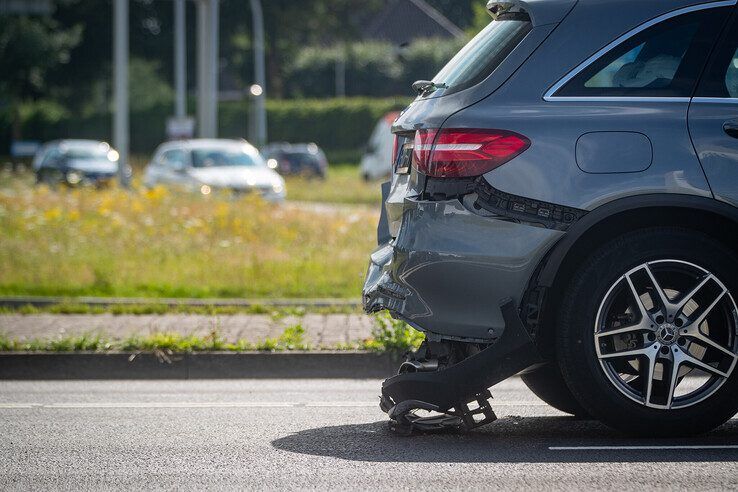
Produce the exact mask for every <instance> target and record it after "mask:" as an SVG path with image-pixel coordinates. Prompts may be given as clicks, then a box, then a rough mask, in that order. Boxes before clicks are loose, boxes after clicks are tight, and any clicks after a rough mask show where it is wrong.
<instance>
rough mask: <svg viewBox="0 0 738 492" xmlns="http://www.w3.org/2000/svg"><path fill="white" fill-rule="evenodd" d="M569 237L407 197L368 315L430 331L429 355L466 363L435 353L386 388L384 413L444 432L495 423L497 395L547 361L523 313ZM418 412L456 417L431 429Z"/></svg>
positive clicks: (379, 265) (368, 286) (383, 250)
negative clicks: (525, 299)
mask: <svg viewBox="0 0 738 492" xmlns="http://www.w3.org/2000/svg"><path fill="white" fill-rule="evenodd" d="M395 212H396V211H395ZM563 234H564V233H563V232H562V231H558V230H552V229H549V228H546V227H540V226H536V225H531V224H525V223H521V222H519V221H517V220H510V219H508V218H505V217H502V216H499V215H495V214H494V213H491V212H489V211H486V210H480V209H478V208H475V207H474V206H473V202H471V201H470V200H466V201H464V202H462V201H460V200H458V199H454V200H447V201H422V200H418V199H415V198H405V199H404V203H403V210H402V222H401V225H400V227H399V231H398V232H397V235H396V237H395V238H394V239H390V240H389V241H388V242H387V243H385V244H383V245H382V246H380V247H379V248H378V249H377V250H376V251H375V252H374V253H373V254H372V255H371V262H370V266H369V270H368V272H367V278H366V282H365V286H364V291H363V302H364V309H365V310H366V311H368V312H375V311H379V310H383V309H387V310H389V311H390V312H391V313H392V315H393V316H395V317H397V318H400V319H402V320H404V321H406V322H408V323H409V324H410V325H412V326H414V327H415V328H417V329H420V330H422V331H424V332H425V333H426V340H427V341H426V343H427V344H428V345H427V347H430V346H431V345H430V342H433V343H436V344H440V345H437V346H446V347H451V348H450V349H449V350H450V352H459V350H460V351H461V353H464V354H465V355H464V356H462V357H458V356H452V357H448V356H446V357H444V356H441V358H440V360H439V359H438V358H436V356H435V355H433V356H432V355H430V354H431V352H433V350H432V349H429V348H426V349H425V352H423V353H421V354H411V355H410V363H409V364H406V365H405V366H403V370H404V369H407V368H408V367H409V368H410V369H411V370H410V371H406V372H401V373H400V374H398V375H396V376H394V377H391V378H389V379H387V380H386V381H385V382H384V383H383V385H382V397H381V407H382V409H383V410H384V411H385V412H387V413H388V414H389V415H390V417H391V418H392V419H393V422H394V424H395V425H396V426H399V427H401V428H404V429H408V428H409V429H412V428H418V429H426V428H427V427H428V426H432V425H436V426H437V428H440V427H442V426H446V427H448V426H449V424H448V422H449V421H451V422H455V424H454V425H456V426H457V427H460V428H467V429H468V428H472V427H475V426H477V425H483V424H484V423H487V422H489V421H491V420H493V419H494V412H492V411H491V408H490V406H489V404H488V401H487V398H486V396H485V395H488V392H487V391H488V388H489V387H491V386H493V385H495V384H497V383H499V382H500V381H502V380H504V379H506V378H508V377H510V376H512V375H514V374H516V373H518V372H520V371H522V370H524V369H526V368H528V367H531V366H533V365H535V364H538V363H540V362H542V359H541V357H540V355H539V353H538V350H537V349H536V346H535V343H534V342H533V340H532V339H531V336H530V334H529V333H528V331H527V330H526V328H525V327H524V326H523V323H522V322H521V320H520V316H519V314H518V309H517V308H518V306H519V304H520V299H521V297H522V296H523V294H524V291H525V289H526V287H527V285H528V283H529V281H530V278H531V276H532V275H533V272H534V271H535V268H536V266H537V265H538V264H539V262H540V261H541V259H542V258H543V257H544V255H545V254H546V252H547V251H548V250H549V249H550V248H551V246H552V245H553V244H554V243H555V242H556V241H558V239H559V238H560V237H561V236H562V235H563ZM379 236H380V237H382V234H381V231H380V234H379ZM462 346H463V347H462ZM469 347H472V348H473V349H472V350H469V351H467V350H465V349H466V348H469ZM419 352H421V351H419ZM414 367H415V368H418V369H417V370H413V368H414ZM427 368H433V369H432V370H428V369H427ZM473 402H477V404H476V405H475V404H473ZM470 403H471V405H470ZM416 409H423V410H430V411H435V412H440V413H441V414H446V415H445V416H443V417H442V418H441V419H440V420H439V419H438V417H435V418H433V419H431V421H432V424H431V423H429V422H428V421H426V419H419V418H418V417H417V416H416V415H415V414H414V410H416ZM449 419H450V420H449Z"/></svg>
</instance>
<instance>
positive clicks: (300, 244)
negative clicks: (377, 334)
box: [0, 168, 379, 309]
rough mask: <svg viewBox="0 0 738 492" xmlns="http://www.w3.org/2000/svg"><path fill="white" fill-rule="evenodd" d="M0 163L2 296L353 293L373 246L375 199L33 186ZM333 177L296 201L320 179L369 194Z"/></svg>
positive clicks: (336, 189) (337, 190)
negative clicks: (300, 202)
mask: <svg viewBox="0 0 738 492" xmlns="http://www.w3.org/2000/svg"><path fill="white" fill-rule="evenodd" d="M0 173H2V174H1V175H0V237H2V241H0V295H51V296H63V297H75V296H119V297H152V298H156V297H246V298H277V297H287V298H305V297H311V298H315V297H339V298H352V297H358V296H359V295H360V292H361V285H362V282H363V276H364V273H365V271H366V264H367V261H368V255H369V253H370V252H371V251H372V250H373V249H374V247H375V231H376V223H377V220H378V210H379V209H378V207H367V206H361V207H335V208H328V209H321V210H313V209H310V208H308V207H298V206H294V205H292V206H290V205H289V204H286V205H285V206H274V205H270V204H267V203H264V202H262V201H261V200H260V199H258V198H257V197H249V196H246V197H243V198H241V199H238V200H236V199H233V198H232V197H230V196H227V195H223V194H218V193H214V194H211V195H208V196H202V195H197V194H188V193H176V192H172V191H169V190H166V189H164V188H155V189H153V190H145V189H142V188H140V187H134V188H133V189H132V190H131V191H123V190H119V189H115V188H112V189H105V190H95V189H91V188H82V189H72V190H70V189H66V188H64V187H61V188H58V189H49V188H47V187H44V186H40V187H35V186H32V184H31V183H32V179H31V177H30V175H29V173H26V174H25V175H23V176H20V177H19V176H17V175H11V174H10V173H9V172H8V171H7V170H6V171H0ZM336 175H337V177H335V178H334V177H332V178H329V179H328V181H327V182H325V183H323V182H317V181H304V182H301V185H302V186H303V188H304V190H303V194H304V195H305V196H303V199H305V200H309V199H311V198H309V196H308V195H310V194H312V196H313V198H314V199H318V198H321V195H320V193H318V187H324V188H331V189H333V193H334V195H333V197H334V198H335V199H339V198H338V196H339V195H340V194H341V193H343V194H344V195H343V196H344V198H342V199H344V200H348V198H346V196H350V197H352V198H351V199H352V200H355V201H359V202H361V201H364V202H368V201H370V200H369V198H367V197H368V195H369V192H366V191H361V192H358V191H356V190H357V189H363V188H362V187H363V186H364V185H363V184H360V185H359V184H355V186H354V185H352V186H348V185H346V186H343V185H341V183H342V182H343V181H341V180H343V179H345V180H349V178H348V175H349V170H347V169H339V168H337V169H336ZM340 176H343V178H340ZM352 179H353V178H352ZM358 179H359V178H358V172H357V173H356V177H355V181H356V182H357V183H358ZM332 180H334V181H332ZM335 180H338V182H336V181H335ZM290 183H291V184H290V186H291V187H292V188H295V187H296V186H295V183H294V182H293V181H292V180H290ZM331 183H333V185H331ZM352 190H353V191H352ZM288 192H289V190H288ZM365 193H366V194H365ZM327 199H328V198H325V199H323V198H321V201H326V200H327ZM121 309H123V308H121ZM145 309H152V308H145Z"/></svg>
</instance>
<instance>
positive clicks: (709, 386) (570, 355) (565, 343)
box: [557, 228, 738, 436]
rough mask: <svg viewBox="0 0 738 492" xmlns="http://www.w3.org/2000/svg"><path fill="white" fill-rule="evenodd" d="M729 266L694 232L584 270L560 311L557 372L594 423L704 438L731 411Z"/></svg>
mask: <svg viewBox="0 0 738 492" xmlns="http://www.w3.org/2000/svg"><path fill="white" fill-rule="evenodd" d="M736 279H738V260H737V259H736V257H735V255H734V254H733V252H732V251H730V250H729V249H728V248H726V247H725V246H724V245H722V244H721V243H719V242H717V241H715V240H713V239H712V238H710V237H708V236H704V235H702V234H699V233H695V232H693V231H688V230H683V229H676V228H653V229H644V230H640V231H635V232H632V233H629V234H626V235H623V236H622V237H620V238H618V239H616V240H614V241H612V242H610V243H609V244H606V245H605V246H603V247H602V248H600V249H599V250H598V251H596V252H595V253H594V254H592V255H591V256H590V257H589V258H588V259H586V260H585V261H584V263H583V264H582V266H581V267H580V269H579V271H578V272H577V273H576V274H575V276H574V278H573V280H572V281H571V283H570V285H569V287H568V289H567V291H566V294H565V300H564V303H563V304H562V307H561V311H560V316H559V331H558V335H557V353H558V356H559V365H560V367H561V372H562V374H563V377H564V379H565V380H566V382H567V385H568V386H569V388H570V389H571V391H572V393H573V395H574V396H575V398H576V399H577V400H578V401H579V402H580V403H581V404H582V406H583V407H584V408H585V409H586V410H587V411H588V412H589V413H590V414H591V415H593V416H594V417H596V418H599V419H601V420H602V421H604V422H605V423H607V424H609V425H611V426H613V427H616V428H619V429H622V430H624V431H626V432H629V433H635V434H644V435H661V436H673V435H686V434H697V433H701V432H706V431H708V430H711V429H713V428H714V427H716V426H718V425H720V424H722V423H724V422H725V421H727V420H728V419H729V418H731V417H732V416H733V415H734V414H735V413H736V411H737V410H738V375H737V374H736V372H737V371H735V367H736V361H737V360H738V336H737V334H738V307H737V306H736V303H735V301H734V298H733V295H732V293H735V292H736V291H737V290H736V285H735V284H736Z"/></svg>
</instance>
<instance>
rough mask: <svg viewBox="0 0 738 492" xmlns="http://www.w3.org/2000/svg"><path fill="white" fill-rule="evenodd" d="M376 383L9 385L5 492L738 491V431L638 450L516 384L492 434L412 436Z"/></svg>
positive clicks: (499, 402)
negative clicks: (382, 405)
mask: <svg viewBox="0 0 738 492" xmlns="http://www.w3.org/2000/svg"><path fill="white" fill-rule="evenodd" d="M379 384H380V382H379V381H361V380H241V381H233V380H231V381H181V382H179V381H178V382H170V381H147V382H125V381H107V382H106V381H103V382H89V381H74V382H0V436H1V438H0V489H2V490H7V489H24V490H28V489H48V488H54V489H58V488H61V489H73V488H74V489H79V488H82V489H100V488H106V489H107V488H134V487H135V488H141V487H145V488H147V489H148V488H156V489H201V488H204V487H206V488H211V489H212V488H229V489H232V488H249V489H272V488H280V489H304V488H311V489H324V488H331V489H344V490H346V489H353V490H357V489H364V488H369V487H372V488H379V489H413V490H417V489H420V490H430V489H435V490H439V489H441V488H444V489H446V488H451V489H465V488H505V489H521V488H524V487H529V488H532V489H541V488H545V489H568V490H571V489H593V488H594V489H617V490H627V489H643V488H651V487H655V488H663V489H666V488H668V489H674V488H689V489H700V490H702V489H723V490H724V489H730V488H733V489H735V488H738V473H736V472H738V467H736V462H737V461H738V420H732V421H731V422H730V423H728V424H727V425H725V426H724V427H722V428H721V429H719V430H717V431H715V432H713V433H712V434H710V435H707V436H703V437H699V438H693V439H673V440H663V439H662V440H637V441H634V440H631V439H627V438H625V437H623V436H620V435H618V434H617V433H615V432H613V431H610V430H608V429H607V428H605V427H603V426H601V425H600V424H597V423H595V422H590V421H580V420H575V419H574V418H571V417H566V416H564V415H563V414H560V413H558V412H557V411H555V410H553V409H551V408H549V407H547V406H545V405H544V404H543V403H542V402H540V401H539V400H537V399H536V398H535V397H534V396H533V395H532V394H531V393H529V392H528V391H527V390H526V389H525V387H524V386H523V384H522V383H521V382H520V381H519V380H516V379H514V380H510V381H508V382H505V383H502V384H501V385H498V386H497V387H496V388H495V389H494V390H493V394H494V395H495V403H496V404H495V408H496V411H497V413H498V415H499V416H500V417H501V418H500V420H498V421H497V422H495V423H493V424H491V425H489V426H487V427H485V428H482V429H479V430H476V431H473V432H470V433H467V434H462V435H423V436H414V437H409V438H403V437H398V436H395V435H393V434H391V433H390V432H389V431H388V429H387V425H386V420H385V416H384V414H383V413H382V412H381V411H380V410H379V409H378V408H377V398H376V395H377V391H378V389H379ZM633 446H641V447H633ZM642 446H645V447H646V448H643V447H642ZM612 447H615V448H612Z"/></svg>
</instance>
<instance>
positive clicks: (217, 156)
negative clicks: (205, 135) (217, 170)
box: [192, 148, 264, 167]
mask: <svg viewBox="0 0 738 492" xmlns="http://www.w3.org/2000/svg"><path fill="white" fill-rule="evenodd" d="M261 165H264V163H263V161H262V159H261V157H259V156H255V155H251V154H248V153H246V151H245V150H239V149H223V148H213V149H207V148H206V149H192V166H193V167H225V166H249V167H255V166H261Z"/></svg>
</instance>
